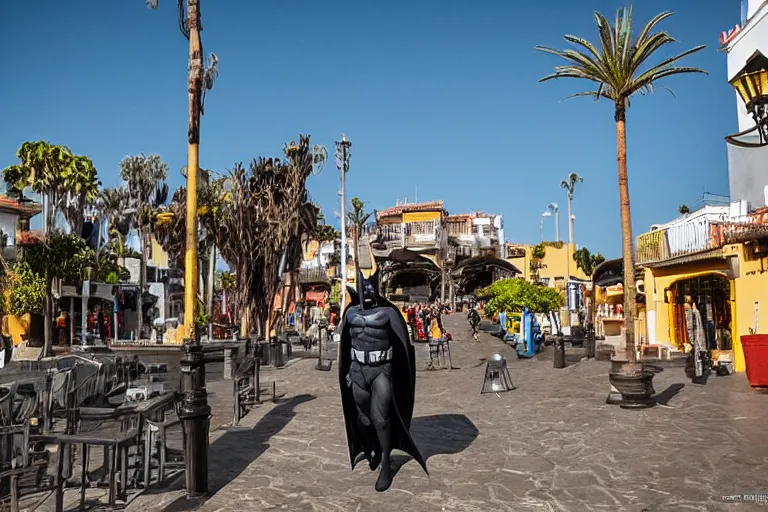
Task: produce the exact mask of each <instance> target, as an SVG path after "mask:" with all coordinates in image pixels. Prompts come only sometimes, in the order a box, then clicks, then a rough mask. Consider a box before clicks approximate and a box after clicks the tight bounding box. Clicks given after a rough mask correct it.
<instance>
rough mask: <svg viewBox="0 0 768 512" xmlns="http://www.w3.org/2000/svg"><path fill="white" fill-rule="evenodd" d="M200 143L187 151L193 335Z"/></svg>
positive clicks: (187, 277) (188, 327)
mask: <svg viewBox="0 0 768 512" xmlns="http://www.w3.org/2000/svg"><path fill="white" fill-rule="evenodd" d="M199 148H200V146H199V145H198V144H190V145H189V149H188V153H187V226H186V228H187V236H186V244H187V248H186V254H185V256H184V332H185V336H187V337H192V336H193V335H194V332H195V330H194V329H195V313H196V306H197V284H198V283H197V281H198V272H197V174H198V151H199Z"/></svg>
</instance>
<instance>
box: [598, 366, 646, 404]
mask: <svg viewBox="0 0 768 512" xmlns="http://www.w3.org/2000/svg"><path fill="white" fill-rule="evenodd" d="M653 376H654V373H652V372H647V371H645V370H643V371H641V372H639V373H637V374H635V375H624V374H623V373H615V372H611V373H610V374H609V375H608V380H609V381H610V383H611V386H613V387H614V388H616V390H618V392H619V393H621V398H622V403H621V405H622V407H630V408H636V407H637V408H639V407H649V406H650V405H652V403H651V397H652V396H653V394H654V393H655V391H654V389H653Z"/></svg>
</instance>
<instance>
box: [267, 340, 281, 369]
mask: <svg viewBox="0 0 768 512" xmlns="http://www.w3.org/2000/svg"><path fill="white" fill-rule="evenodd" d="M269 348H270V352H271V357H270V359H271V361H270V362H271V363H272V366H274V367H276V368H279V367H280V366H284V365H285V362H284V361H285V358H284V357H283V344H282V343H280V342H279V341H272V342H270V344H269Z"/></svg>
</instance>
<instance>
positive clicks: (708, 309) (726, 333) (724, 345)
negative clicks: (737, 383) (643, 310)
mask: <svg viewBox="0 0 768 512" xmlns="http://www.w3.org/2000/svg"><path fill="white" fill-rule="evenodd" d="M665 293H666V297H665V302H666V303H667V304H668V307H669V310H670V314H669V317H670V318H671V322H670V324H671V325H670V337H671V340H670V341H672V343H674V344H675V345H677V346H678V347H679V348H680V349H683V348H684V347H685V346H687V345H688V344H689V343H690V342H691V336H693V335H695V334H693V333H692V331H691V328H690V327H691V323H692V315H698V316H700V318H701V321H702V324H703V326H704V336H705V340H706V345H707V347H708V348H709V349H710V350H712V359H713V360H717V359H718V356H719V355H720V354H721V353H725V354H726V355H728V356H729V357H730V358H731V360H732V358H733V331H732V328H733V309H734V301H732V300H731V297H732V295H731V282H730V280H729V279H728V278H727V277H726V276H723V275H721V274H707V275H702V276H697V277H693V278H690V279H681V280H679V281H676V282H675V283H673V284H672V285H671V286H670V287H669V288H668V289H667V290H666V292H665Z"/></svg>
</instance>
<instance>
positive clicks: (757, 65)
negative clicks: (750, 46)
mask: <svg viewBox="0 0 768 512" xmlns="http://www.w3.org/2000/svg"><path fill="white" fill-rule="evenodd" d="M728 83H729V84H731V86H732V87H733V88H734V89H736V92H737V93H739V97H740V98H741V100H742V101H743V102H744V106H745V107H746V108H747V112H748V113H749V114H750V115H751V116H752V119H753V120H754V121H755V126H753V127H752V128H749V129H747V130H744V131H743V132H739V133H737V134H734V135H728V136H727V137H726V138H725V139H726V140H727V141H728V142H729V143H731V144H733V145H736V146H741V147H761V146H766V145H768V58H766V57H765V55H763V54H762V53H760V52H759V51H756V52H755V53H754V54H753V55H752V57H750V58H749V60H747V64H746V66H744V68H743V69H742V70H741V71H739V72H738V73H736V76H735V77H733V78H732V79H731V80H730V81H729V82H728ZM755 130H756V131H757V135H758V140H759V142H757V143H755V142H749V141H745V140H743V139H741V140H740V139H738V137H740V136H744V135H748V134H750V133H752V132H753V131H755Z"/></svg>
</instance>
